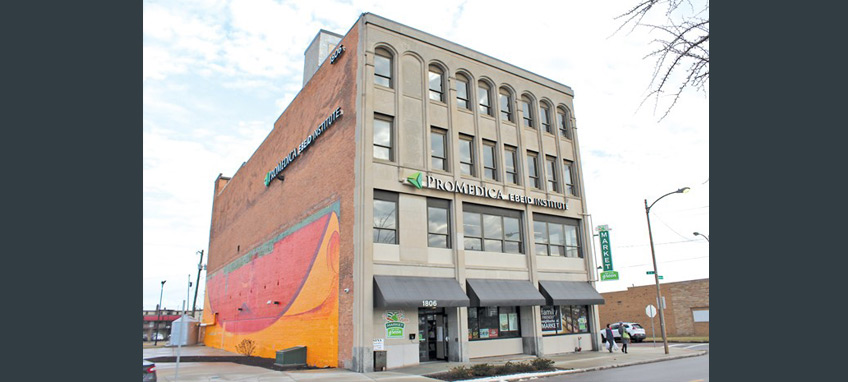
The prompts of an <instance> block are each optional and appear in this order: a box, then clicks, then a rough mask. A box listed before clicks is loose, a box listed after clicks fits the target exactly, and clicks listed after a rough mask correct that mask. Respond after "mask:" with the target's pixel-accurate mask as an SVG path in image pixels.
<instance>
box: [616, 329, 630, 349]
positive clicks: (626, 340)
mask: <svg viewBox="0 0 848 382" xmlns="http://www.w3.org/2000/svg"><path fill="white" fill-rule="evenodd" d="M618 333H619V334H621V351H622V352H623V353H624V354H627V345H628V344H629V343H630V333H627V329H625V328H624V323H623V322H619V323H618Z"/></svg>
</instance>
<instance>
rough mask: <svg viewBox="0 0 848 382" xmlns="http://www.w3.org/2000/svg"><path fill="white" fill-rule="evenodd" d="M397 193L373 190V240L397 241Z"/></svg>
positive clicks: (383, 241) (377, 241)
mask: <svg viewBox="0 0 848 382" xmlns="http://www.w3.org/2000/svg"><path fill="white" fill-rule="evenodd" d="M397 209H398V195H397V194H395V193H391V192H385V191H379V190H374V242H375V243H384V244H397V243H398V237H397V236H398V235H397V232H398V221H397V219H398V218H397Z"/></svg>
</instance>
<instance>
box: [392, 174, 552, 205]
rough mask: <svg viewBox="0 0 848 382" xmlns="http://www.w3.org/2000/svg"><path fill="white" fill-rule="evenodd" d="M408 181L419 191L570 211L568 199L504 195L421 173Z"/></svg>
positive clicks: (407, 179) (492, 190)
mask: <svg viewBox="0 0 848 382" xmlns="http://www.w3.org/2000/svg"><path fill="white" fill-rule="evenodd" d="M425 180H426V182H425ZM406 181H407V182H409V184H411V185H413V186H415V188H418V189H422V188H429V189H433V190H439V191H445V192H453V193H455V194H465V195H472V196H480V197H485V198H490V199H498V200H506V201H508V202H513V203H521V204H527V205H531V206H539V207H548V208H554V209H558V210H567V209H568V200H567V199H566V202H565V203H562V202H557V201H555V200H546V199H539V198H533V197H528V196H524V195H516V194H504V193H503V191H501V190H499V189H496V188H485V187H483V186H478V185H474V184H468V183H465V182H461V181H444V180H441V179H437V178H434V177H432V176H426V177H425V176H424V175H422V174H421V173H420V172H416V173H415V174H412V175H411V176H409V177H407V178H406Z"/></svg>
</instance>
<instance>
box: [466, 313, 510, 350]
mask: <svg viewBox="0 0 848 382" xmlns="http://www.w3.org/2000/svg"><path fill="white" fill-rule="evenodd" d="M519 311H520V308H519V307H517V306H484V307H473V306H472V307H469V308H468V340H469V341H476V340H485V339H495V338H517V337H521V320H520V317H519V315H518V312H519Z"/></svg>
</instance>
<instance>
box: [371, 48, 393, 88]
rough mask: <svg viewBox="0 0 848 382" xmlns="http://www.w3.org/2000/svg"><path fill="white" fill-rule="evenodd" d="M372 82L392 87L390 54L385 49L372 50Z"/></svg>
mask: <svg viewBox="0 0 848 382" xmlns="http://www.w3.org/2000/svg"><path fill="white" fill-rule="evenodd" d="M374 53H375V55H374V83H375V84H377V85H382V86H385V87H387V88H390V87H392V54H391V53H389V51H387V50H385V49H377V50H376V51H374Z"/></svg>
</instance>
